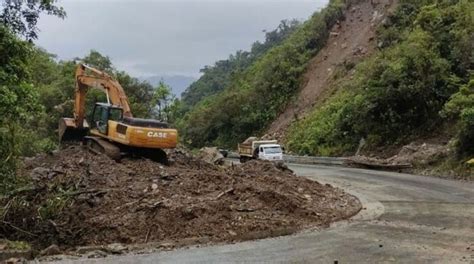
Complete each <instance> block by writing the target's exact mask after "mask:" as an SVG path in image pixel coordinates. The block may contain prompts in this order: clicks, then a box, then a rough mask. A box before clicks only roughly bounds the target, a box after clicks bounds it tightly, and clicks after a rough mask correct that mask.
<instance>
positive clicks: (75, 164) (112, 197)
mask: <svg viewBox="0 0 474 264" xmlns="http://www.w3.org/2000/svg"><path fill="white" fill-rule="evenodd" d="M169 156H170V159H171V160H172V161H173V162H172V165H170V166H163V165H161V164H159V163H155V162H152V161H150V160H146V159H138V160H137V159H135V160H133V159H125V160H122V161H121V162H120V163H117V162H115V161H113V160H111V159H109V158H108V157H106V156H103V155H94V154H92V153H89V152H88V151H86V150H84V149H82V148H81V147H80V146H70V147H68V148H66V149H63V150H61V151H60V152H59V153H55V154H54V155H42V156H38V157H36V158H34V159H32V160H28V161H27V162H25V169H24V171H23V174H24V175H28V177H31V178H32V180H33V182H34V185H33V186H32V188H30V189H25V190H23V191H19V193H17V195H16V198H8V197H7V198H4V199H3V200H2V205H3V206H6V207H8V208H9V209H7V210H6V211H5V212H4V221H3V224H2V225H1V227H0V232H2V235H3V236H4V237H6V238H7V239H11V240H26V241H29V242H31V243H32V244H33V246H34V247H35V248H37V249H41V248H45V247H48V246H50V245H52V244H56V245H59V246H60V247H61V248H62V249H72V248H74V247H76V246H82V245H100V244H109V243H127V244H128V243H147V242H160V241H179V240H183V239H198V241H206V242H219V241H239V240H244V239H251V238H252V234H260V235H261V234H265V232H268V235H272V234H275V233H272V231H274V230H284V229H288V230H291V231H296V230H300V229H303V228H307V227H314V226H327V225H328V224H329V223H331V222H334V221H336V220H340V219H345V218H348V217H350V216H352V215H354V214H355V213H357V212H358V211H359V210H360V208H361V205H360V202H359V201H358V200H357V198H355V197H353V196H351V195H349V194H347V193H344V192H343V191H342V190H340V189H337V188H333V187H331V186H329V185H322V184H319V183H318V182H314V181H311V180H309V179H306V178H303V177H298V176H296V175H294V174H293V173H292V171H290V170H288V169H287V168H285V167H284V166H277V165H274V164H273V163H270V162H262V161H251V162H248V163H246V164H244V165H235V166H231V167H228V168H223V167H219V166H215V165H212V164H209V163H205V162H203V161H202V160H198V159H196V158H193V157H192V156H191V155H189V154H186V153H184V152H180V151H175V152H173V153H171V154H170V155H169ZM20 203H21V204H20ZM199 239H201V240H199Z"/></svg>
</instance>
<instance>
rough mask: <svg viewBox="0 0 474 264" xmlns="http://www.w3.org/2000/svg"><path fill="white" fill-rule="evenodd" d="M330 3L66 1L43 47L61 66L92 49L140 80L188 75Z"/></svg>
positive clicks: (47, 20) (46, 21) (46, 29)
mask: <svg viewBox="0 0 474 264" xmlns="http://www.w3.org/2000/svg"><path fill="white" fill-rule="evenodd" d="M327 2H328V0H253V1H252V0H230V1H229V0H221V1H219V0H204V1H203V0H201V1H199V0H195V1H193V0H174V1H173V0H167V1H165V0H74V1H72V0H62V1H59V5H61V6H63V7H64V9H65V10H66V12H67V18H66V19H65V20H61V19H58V18H55V17H50V16H46V15H43V16H42V17H41V19H40V21H39V23H38V27H39V28H40V30H41V31H40V33H39V39H38V40H37V44H39V45H40V46H42V47H44V48H45V49H47V50H48V51H49V52H51V53H54V54H57V55H58V56H59V58H60V59H71V58H74V57H82V56H84V55H85V54H87V53H88V52H89V50H91V49H96V50H98V51H99V52H101V53H102V54H104V55H108V56H109V57H110V58H111V59H112V62H113V64H114V65H115V66H116V67H117V68H119V69H121V70H125V71H127V72H129V73H130V74H132V75H134V76H137V77H140V76H150V75H173V74H182V75H189V76H198V75H199V69H201V68H202V67H203V66H205V65H211V64H213V63H214V62H215V61H216V60H219V59H225V58H227V56H228V55H229V54H231V53H233V52H235V51H236V50H239V49H243V50H248V49H249V48H250V45H251V44H252V43H253V42H254V41H256V40H262V39H263V37H264V33H263V32H262V30H264V29H265V30H273V29H274V28H276V27H277V26H278V24H279V22H280V20H282V19H291V18H297V19H301V20H303V19H304V20H305V19H307V18H308V17H309V16H310V15H311V14H312V13H313V12H314V11H316V10H318V9H320V8H322V7H324V6H325V5H326V4H327Z"/></svg>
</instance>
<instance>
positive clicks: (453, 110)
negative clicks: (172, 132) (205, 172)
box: [180, 0, 474, 173]
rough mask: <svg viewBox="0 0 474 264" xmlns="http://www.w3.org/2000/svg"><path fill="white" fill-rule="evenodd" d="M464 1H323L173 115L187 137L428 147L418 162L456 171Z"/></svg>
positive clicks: (471, 35)
mask: <svg viewBox="0 0 474 264" xmlns="http://www.w3.org/2000/svg"><path fill="white" fill-rule="evenodd" d="M473 11H474V7H473V4H472V3H471V2H469V1H465V0H460V1H444V0H431V1H412V0H402V1H388V0H387V1H336V0H334V1H330V3H329V5H328V7H327V8H326V9H324V10H322V11H321V12H316V13H315V14H314V15H313V16H312V18H311V19H309V20H308V21H306V22H305V23H304V24H303V25H302V26H301V27H300V28H298V29H297V30H295V32H293V33H292V34H291V35H289V36H288V37H287V38H286V39H285V40H284V41H283V42H282V43H281V44H279V45H277V46H275V47H273V48H271V49H270V50H268V51H267V52H266V53H265V54H263V55H262V56H261V57H260V58H259V59H257V60H256V61H255V62H253V63H252V64H251V65H249V66H248V67H246V68H244V69H243V70H242V71H241V72H240V73H239V74H238V75H234V76H233V77H232V79H231V80H230V81H228V82H227V83H226V84H225V85H224V86H225V88H224V89H223V90H222V91H221V92H218V93H215V94H213V95H211V96H207V97H204V98H203V100H201V101H199V102H198V103H197V104H196V106H195V107H194V108H193V109H192V110H191V111H189V112H188V113H187V114H186V115H185V116H184V118H182V119H181V123H180V126H181V128H182V131H183V134H184V136H185V139H186V142H187V143H188V144H190V145H191V146H193V147H200V146H203V145H218V146H227V147H230V148H234V147H235V145H236V143H238V142H239V141H241V140H243V139H244V138H246V137H248V136H251V135H257V136H265V137H276V138H279V139H281V140H282V141H283V142H284V143H285V145H286V147H287V150H289V151H290V152H293V153H297V154H303V155H329V156H341V155H343V156H352V155H354V154H356V153H357V154H364V155H368V156H373V157H377V156H378V157H381V158H387V157H390V156H392V155H395V154H397V153H398V152H402V150H403V149H405V150H406V149H410V147H409V145H410V144H411V145H410V146H416V149H419V150H420V151H421V149H425V148H426V146H432V147H431V148H430V149H429V150H427V151H428V152H430V153H431V152H433V150H436V149H438V150H440V152H436V151H434V152H435V154H436V153H438V154H439V155H433V157H434V160H428V161H423V162H420V163H422V166H421V167H425V166H429V167H436V168H441V170H450V169H451V168H456V170H457V169H460V170H461V171H465V170H464V169H463V168H466V167H465V166H467V165H462V164H464V163H463V162H464V161H466V160H467V159H470V158H471V157H472V156H473V155H474V153H473V151H474V146H473V145H472V144H473V142H474V135H473V131H474V129H473V128H474V121H473V118H472V117H473V113H474V109H473V106H474V98H473V87H474V82H473V76H472V70H473V64H474V63H473V61H474V55H473V52H472V50H474V49H473V48H474V47H473V45H474V44H473V43H474V29H473V28H474V23H473V18H472V14H473ZM427 144H428V145H427ZM404 146H407V147H406V148H404ZM428 148H429V147H428ZM415 156H416V155H415ZM394 159H395V160H396V157H394ZM415 163H416V162H415ZM468 173H472V172H468Z"/></svg>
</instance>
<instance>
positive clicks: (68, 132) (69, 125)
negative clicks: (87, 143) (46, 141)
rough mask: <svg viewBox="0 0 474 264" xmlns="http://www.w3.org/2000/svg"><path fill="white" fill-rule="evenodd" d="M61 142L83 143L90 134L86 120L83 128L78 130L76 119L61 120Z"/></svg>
mask: <svg viewBox="0 0 474 264" xmlns="http://www.w3.org/2000/svg"><path fill="white" fill-rule="evenodd" d="M58 132H59V142H64V141H81V140H82V139H83V138H84V137H85V136H86V135H87V133H88V132H89V124H87V122H86V121H85V120H84V124H83V127H82V128H78V127H77V126H76V123H75V122H74V118H61V119H59V130H58Z"/></svg>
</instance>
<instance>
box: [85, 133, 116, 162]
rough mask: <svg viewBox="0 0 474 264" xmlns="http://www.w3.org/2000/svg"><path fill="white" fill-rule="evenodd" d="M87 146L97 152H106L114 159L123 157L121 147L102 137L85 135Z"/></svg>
mask: <svg viewBox="0 0 474 264" xmlns="http://www.w3.org/2000/svg"><path fill="white" fill-rule="evenodd" d="M84 143H85V145H86V146H87V148H88V149H89V150H90V151H92V152H94V153H96V154H105V155H107V156H108V157H110V158H111V159H113V160H120V158H121V157H122V155H121V153H120V148H119V147H118V146H116V145H114V144H112V143H110V142H108V141H106V140H104V139H102V138H100V137H90V136H89V137H84Z"/></svg>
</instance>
